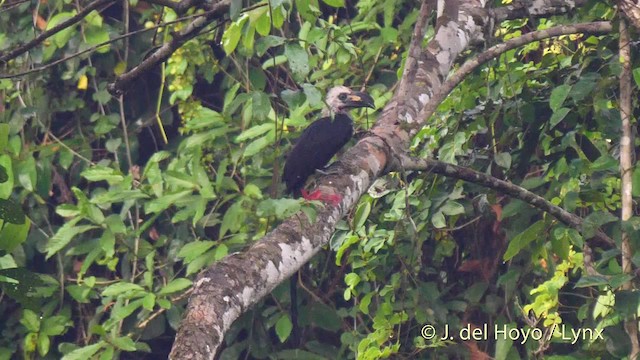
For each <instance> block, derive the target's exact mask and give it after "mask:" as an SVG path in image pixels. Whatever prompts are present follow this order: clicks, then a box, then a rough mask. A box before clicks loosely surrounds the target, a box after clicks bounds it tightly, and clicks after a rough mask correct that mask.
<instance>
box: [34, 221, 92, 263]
mask: <svg viewBox="0 0 640 360" xmlns="http://www.w3.org/2000/svg"><path fill="white" fill-rule="evenodd" d="M79 220H80V219H79V218H75V219H73V220H71V221H69V222H67V223H65V224H64V225H62V227H61V228H60V229H58V231H56V234H55V235H53V236H52V237H51V238H50V239H49V242H47V245H46V247H45V250H46V251H47V257H46V258H47V259H49V258H50V257H51V256H53V255H54V254H55V253H57V252H58V251H60V250H62V248H64V247H65V246H66V245H67V244H69V243H70V242H71V240H73V238H74V237H75V236H76V235H78V234H82V233H84V232H86V231H89V230H92V229H96V228H97V226H93V225H82V226H75V224H76V223H77V222H78V221H79Z"/></svg>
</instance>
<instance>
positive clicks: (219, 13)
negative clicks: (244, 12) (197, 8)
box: [107, 0, 264, 95]
mask: <svg viewBox="0 0 640 360" xmlns="http://www.w3.org/2000/svg"><path fill="white" fill-rule="evenodd" d="M230 5H231V0H221V1H220V2H217V3H215V4H212V5H210V8H209V10H208V11H207V12H206V13H204V15H202V16H200V17H197V18H196V19H194V20H193V21H192V22H191V23H190V24H189V25H188V26H187V27H185V28H184V29H183V30H182V31H181V32H180V33H178V34H175V35H173V38H172V39H171V41H169V42H167V43H165V44H163V45H162V46H161V47H160V48H158V49H157V50H155V51H154V52H153V53H152V54H151V55H150V56H148V57H147V58H146V59H144V60H143V61H142V62H141V63H140V64H138V65H137V66H136V67H134V68H133V69H131V70H129V71H127V72H126V73H124V74H122V75H120V76H118V77H117V78H116V80H115V81H114V82H112V83H110V84H109V85H108V86H107V90H109V92H110V93H111V94H112V95H120V94H122V93H123V92H124V91H125V90H126V88H127V86H128V85H129V84H130V83H131V82H132V81H134V80H135V79H137V78H138V77H140V76H141V75H142V74H144V73H145V72H147V71H149V70H151V69H153V68H154V67H155V66H156V65H158V64H160V63H161V62H163V61H165V60H167V59H168V58H169V57H170V56H171V54H173V53H174V52H175V51H176V50H177V49H178V48H179V47H180V46H182V44H184V43H185V42H187V41H189V40H191V39H193V38H194V37H196V36H197V35H198V34H199V33H200V31H202V29H204V28H205V27H207V26H208V25H209V24H211V23H212V22H213V21H215V20H220V19H222V18H223V17H224V15H225V14H226V13H227V12H228V11H229V6H230ZM261 6H264V4H263V5H261Z"/></svg>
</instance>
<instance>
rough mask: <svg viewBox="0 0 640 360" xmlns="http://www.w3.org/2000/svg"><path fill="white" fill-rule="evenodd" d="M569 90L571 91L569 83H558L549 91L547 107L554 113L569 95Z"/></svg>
mask: <svg viewBox="0 0 640 360" xmlns="http://www.w3.org/2000/svg"><path fill="white" fill-rule="evenodd" d="M569 91H571V85H566V84H564V85H560V86H558V87H556V88H555V89H553V91H551V97H550V98H549V107H550V108H551V110H553V112H554V113H555V112H556V111H557V110H558V109H560V107H561V106H562V104H564V101H565V100H566V99H567V96H568V95H569Z"/></svg>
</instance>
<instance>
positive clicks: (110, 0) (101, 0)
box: [0, 0, 116, 63]
mask: <svg viewBox="0 0 640 360" xmlns="http://www.w3.org/2000/svg"><path fill="white" fill-rule="evenodd" d="M115 2H116V0H96V1H94V2H92V3H91V4H89V5H87V7H85V8H84V9H82V11H80V12H79V13H77V14H76V15H74V16H72V17H70V18H69V19H67V20H65V21H63V22H61V23H60V24H58V25H56V26H54V27H52V28H51V29H49V30H47V31H45V32H43V33H42V34H40V35H38V36H36V37H35V38H34V39H33V40H31V41H29V42H28V43H26V44H24V45H21V46H19V47H17V48H15V49H13V50H10V51H8V52H7V53H5V54H2V55H0V63H6V62H8V61H9V60H11V59H14V58H16V57H17V56H19V55H20V54H24V53H25V52H27V51H29V50H31V49H33V48H34V47H36V46H37V45H39V44H40V43H42V42H43V41H45V40H46V39H48V38H49V37H51V36H53V35H55V34H57V33H59V32H60V31H62V30H64V29H66V28H68V27H70V26H72V25H73V24H76V23H78V22H79V21H80V20H82V19H84V18H85V17H86V16H87V15H89V13H90V12H92V11H93V10H95V9H97V8H99V7H101V6H103V5H104V8H103V9H101V10H104V9H106V8H108V7H109V6H111V5H113V4H114V3H115Z"/></svg>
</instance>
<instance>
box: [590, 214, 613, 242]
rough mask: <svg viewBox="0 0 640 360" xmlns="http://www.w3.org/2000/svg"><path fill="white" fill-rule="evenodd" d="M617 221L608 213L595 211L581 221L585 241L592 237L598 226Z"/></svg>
mask: <svg viewBox="0 0 640 360" xmlns="http://www.w3.org/2000/svg"><path fill="white" fill-rule="evenodd" d="M618 220H619V219H618V218H617V217H615V216H613V215H612V214H611V213H610V212H608V211H595V212H593V213H591V214H589V215H588V216H587V217H586V218H584V220H583V221H582V233H583V235H584V237H585V239H589V238H591V237H593V236H594V235H595V233H596V231H597V230H598V229H599V228H600V226H602V225H604V224H608V223H611V222H614V221H618Z"/></svg>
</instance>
